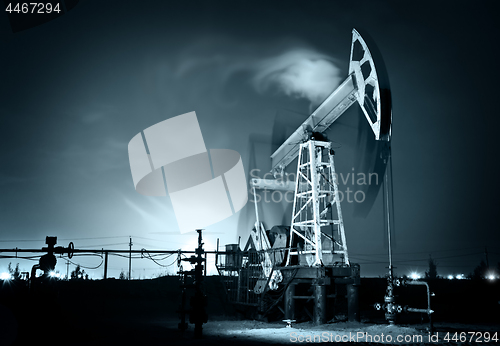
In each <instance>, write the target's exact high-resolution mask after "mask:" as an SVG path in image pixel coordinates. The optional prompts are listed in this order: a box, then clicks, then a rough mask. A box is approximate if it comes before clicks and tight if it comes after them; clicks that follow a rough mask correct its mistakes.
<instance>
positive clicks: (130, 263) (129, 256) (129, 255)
mask: <svg viewBox="0 0 500 346" xmlns="http://www.w3.org/2000/svg"><path fill="white" fill-rule="evenodd" d="M128 246H129V253H128V279H129V280H130V279H131V273H132V237H130V242H129V243H128Z"/></svg>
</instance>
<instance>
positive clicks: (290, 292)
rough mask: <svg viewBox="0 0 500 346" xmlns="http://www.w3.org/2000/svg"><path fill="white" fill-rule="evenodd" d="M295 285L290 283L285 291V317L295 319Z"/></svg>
mask: <svg viewBox="0 0 500 346" xmlns="http://www.w3.org/2000/svg"><path fill="white" fill-rule="evenodd" d="M294 296H295V285H294V284H289V285H288V287H287V288H286V291H285V319H287V320H294V319H295V299H294Z"/></svg>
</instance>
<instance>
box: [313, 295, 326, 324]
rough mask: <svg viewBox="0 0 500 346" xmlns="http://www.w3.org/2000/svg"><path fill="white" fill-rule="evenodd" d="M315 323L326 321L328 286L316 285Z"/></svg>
mask: <svg viewBox="0 0 500 346" xmlns="http://www.w3.org/2000/svg"><path fill="white" fill-rule="evenodd" d="M313 287H314V312H313V314H314V320H313V322H314V324H316V325H320V324H325V323H326V286H325V285H314V286H313Z"/></svg>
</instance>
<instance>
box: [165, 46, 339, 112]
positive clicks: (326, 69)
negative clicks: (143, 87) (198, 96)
mask: <svg viewBox="0 0 500 346" xmlns="http://www.w3.org/2000/svg"><path fill="white" fill-rule="evenodd" d="M208 46H209V47H212V49H213V51H214V52H213V54H210V53H207V49H206V47H208ZM228 47H230V48H228ZM174 65H175V66H176V68H175V71H176V77H177V78H183V79H185V78H188V77H194V78H197V79H204V78H206V79H207V80H209V81H210V85H211V87H213V83H217V82H219V83H221V84H224V83H227V82H228V81H229V80H230V79H231V78H232V77H233V76H237V75H240V74H241V73H245V75H246V76H247V82H248V84H249V85H251V87H252V88H253V89H254V90H255V91H256V92H258V93H260V94H266V93H273V92H274V93H279V94H284V95H287V96H289V97H292V98H297V99H306V100H308V101H309V102H310V104H311V107H315V106H317V105H319V104H320V103H321V102H322V101H323V100H324V99H326V97H328V95H329V94H330V93H331V92H332V91H333V90H335V88H336V87H337V86H338V85H339V84H340V83H341V82H342V80H343V78H342V77H341V72H342V71H341V69H340V68H339V67H338V66H337V65H336V64H335V59H334V58H332V57H331V56H328V55H327V54H323V53H321V52H318V51H317V50H315V49H313V48H311V47H308V46H307V45H305V44H304V43H301V42H297V41H291V42H290V41H289V42H270V43H268V44H265V43H262V42H259V43H253V44H252V43H249V42H245V43H241V42H234V41H232V40H228V39H222V40H221V39H219V40H214V39H211V40H210V39H205V40H203V39H201V40H200V41H198V42H196V43H193V44H191V45H190V46H188V47H186V48H185V49H184V51H183V52H182V53H181V54H180V55H179V57H178V63H177V64H174ZM197 82H198V81H197ZM197 85H199V84H198V83H197Z"/></svg>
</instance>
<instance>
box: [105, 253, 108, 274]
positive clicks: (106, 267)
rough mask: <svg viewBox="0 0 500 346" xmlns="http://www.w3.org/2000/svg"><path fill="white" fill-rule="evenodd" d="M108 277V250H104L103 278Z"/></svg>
mask: <svg viewBox="0 0 500 346" xmlns="http://www.w3.org/2000/svg"><path fill="white" fill-rule="evenodd" d="M107 278H108V251H104V280H106V279H107Z"/></svg>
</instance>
